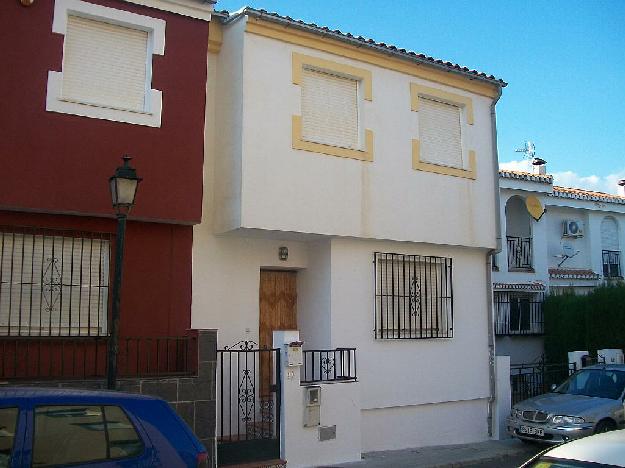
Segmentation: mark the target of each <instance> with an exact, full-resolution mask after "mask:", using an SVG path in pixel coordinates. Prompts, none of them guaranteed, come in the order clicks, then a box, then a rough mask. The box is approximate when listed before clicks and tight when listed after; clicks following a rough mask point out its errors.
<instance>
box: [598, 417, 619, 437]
mask: <svg viewBox="0 0 625 468" xmlns="http://www.w3.org/2000/svg"><path fill="white" fill-rule="evenodd" d="M615 429H616V424H615V423H614V421H612V420H611V419H603V420H601V421H599V424H597V427H596V428H595V434H601V433H602V432H609V431H613V430H615Z"/></svg>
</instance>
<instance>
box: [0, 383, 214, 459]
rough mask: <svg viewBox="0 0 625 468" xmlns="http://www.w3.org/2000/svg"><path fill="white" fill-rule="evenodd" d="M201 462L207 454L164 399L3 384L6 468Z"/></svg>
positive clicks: (1, 432)
mask: <svg viewBox="0 0 625 468" xmlns="http://www.w3.org/2000/svg"><path fill="white" fill-rule="evenodd" d="M68 465H71V466H76V467H78V466H85V467H93V468H96V467H97V468H105V467H106V468H109V467H153V466H164V467H199V466H207V452H206V449H205V448H204V446H203V445H202V444H201V443H200V441H199V440H198V439H197V438H196V437H195V435H194V434H193V432H192V431H191V429H189V427H188V426H187V425H186V424H185V423H184V422H183V421H182V419H180V418H179V417H178V415H177V414H176V413H175V412H174V411H173V410H172V409H171V408H170V406H169V405H168V404H167V403H166V402H165V401H163V400H161V399H158V398H153V397H149V396H144V395H132V394H128V393H120V392H107V391H87V390H74V389H47V388H46V389H43V388H28V387H0V468H9V467H10V468H18V467H31V466H32V467H50V466H68Z"/></svg>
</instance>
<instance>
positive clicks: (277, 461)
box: [219, 459, 286, 468]
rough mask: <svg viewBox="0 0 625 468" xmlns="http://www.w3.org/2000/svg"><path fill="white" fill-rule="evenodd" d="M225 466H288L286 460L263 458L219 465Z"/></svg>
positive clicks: (241, 467)
mask: <svg viewBox="0 0 625 468" xmlns="http://www.w3.org/2000/svg"><path fill="white" fill-rule="evenodd" d="M219 466H222V467H223V468H286V460H280V459H275V460H263V461H256V462H249V463H241V464H238V465H219Z"/></svg>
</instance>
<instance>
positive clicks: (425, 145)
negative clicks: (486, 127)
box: [410, 83, 477, 179]
mask: <svg viewBox="0 0 625 468" xmlns="http://www.w3.org/2000/svg"><path fill="white" fill-rule="evenodd" d="M410 98H411V108H412V110H413V111H414V112H419V138H415V139H413V140H412V168H413V169H415V170H418V171H427V172H433V173H435V174H442V175H448V176H454V177H464V178H467V179H475V177H476V164H477V162H476V155H475V151H474V150H471V149H467V148H466V137H465V133H466V131H467V128H468V126H469V125H473V122H474V116H473V101H472V100H471V98H468V97H466V96H462V95H460V94H455V93H450V92H447V91H443V90H440V89H436V88H431V87H429V86H423V85H420V84H416V83H411V84H410Z"/></svg>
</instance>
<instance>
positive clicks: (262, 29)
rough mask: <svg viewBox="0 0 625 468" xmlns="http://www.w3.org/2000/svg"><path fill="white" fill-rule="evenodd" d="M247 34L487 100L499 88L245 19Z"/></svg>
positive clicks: (337, 42) (381, 54) (340, 43)
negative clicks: (460, 90)
mask: <svg viewBox="0 0 625 468" xmlns="http://www.w3.org/2000/svg"><path fill="white" fill-rule="evenodd" d="M246 31H247V32H249V33H251V34H256V35H259V36H263V37H268V38H271V39H276V40H279V41H282V42H286V43H289V44H295V45H299V46H302V47H308V48H310V49H315V50H320V51H323V52H327V53H330V54H334V55H337V56H340V57H347V58H350V59H353V60H358V61H359V62H362V63H368V64H370V65H374V66H377V67H382V68H386V69H388V70H393V71H397V72H400V73H406V74H408V75H412V76H415V77H417V78H421V79H424V80H428V81H434V82H437V83H441V84H444V85H447V86H452V87H454V88H458V89H462V90H465V91H468V92H471V93H476V94H479V95H482V96H487V97H489V98H497V97H498V96H499V92H500V86H498V85H496V84H491V83H485V82H483V81H479V80H474V79H471V78H469V77H463V76H459V75H457V74H454V73H450V72H448V71H442V70H438V69H435V68H433V67H429V66H428V65H427V64H417V63H413V62H411V61H409V60H405V59H401V58H399V57H391V56H388V55H387V54H384V53H383V52H376V51H373V50H370V49H365V48H362V47H356V46H355V45H351V44H345V43H343V42H341V41H338V40H336V39H333V38H329V37H321V36H319V34H315V33H310V32H306V31H300V30H296V29H295V28H286V27H284V26H282V25H277V24H273V23H270V22H268V21H264V20H262V19H260V18H248V20H247V25H246Z"/></svg>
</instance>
